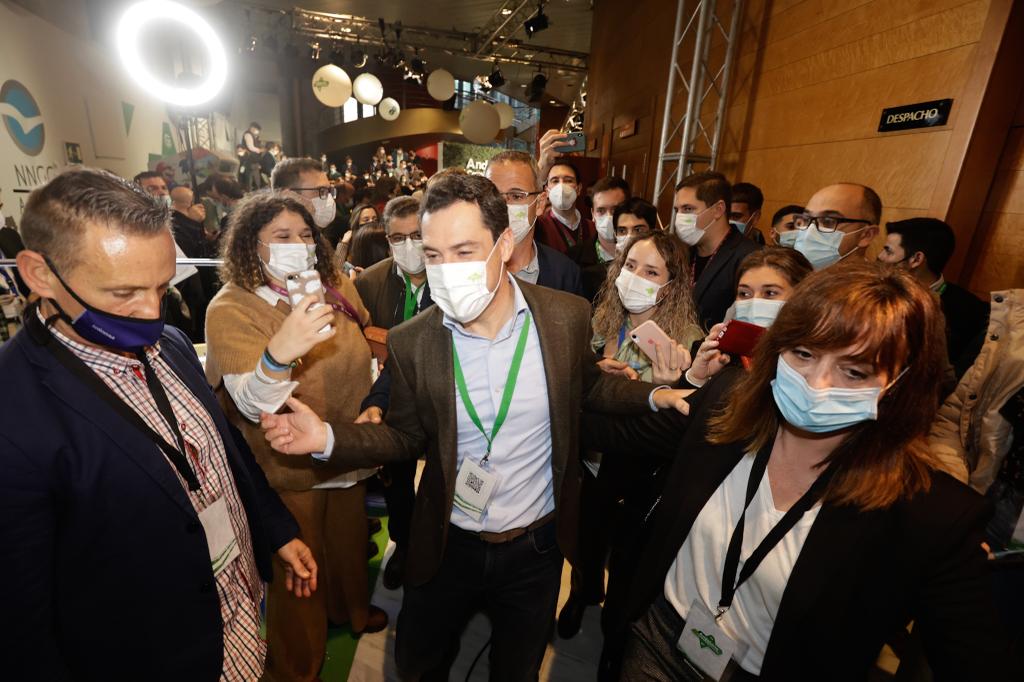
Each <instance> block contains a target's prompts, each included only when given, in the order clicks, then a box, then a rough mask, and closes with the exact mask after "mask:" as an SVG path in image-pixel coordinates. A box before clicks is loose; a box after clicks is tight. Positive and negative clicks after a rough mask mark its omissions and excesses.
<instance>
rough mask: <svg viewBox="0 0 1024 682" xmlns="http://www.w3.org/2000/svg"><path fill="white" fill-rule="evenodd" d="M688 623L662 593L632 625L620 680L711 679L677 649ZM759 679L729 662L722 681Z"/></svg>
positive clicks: (628, 681) (638, 681)
mask: <svg viewBox="0 0 1024 682" xmlns="http://www.w3.org/2000/svg"><path fill="white" fill-rule="evenodd" d="M685 626H686V621H685V620H683V619H682V617H681V616H680V615H679V614H678V613H676V610H675V609H674V608H673V607H672V605H671V604H669V603H668V600H666V599H665V597H664V595H658V598H657V599H655V600H654V603H653V604H651V607H650V608H649V609H647V613H645V614H644V615H643V616H641V617H640V618H639V619H637V621H636V622H634V623H633V624H632V625H631V626H630V628H629V635H628V637H627V639H626V648H625V651H624V653H623V657H622V669H621V673H620V677H619V679H620V680H622V681H623V682H663V681H664V680H679V681H680V682H682V681H685V682H691V681H692V682H698V681H703V680H705V679H710V678H707V677H706V676H705V675H704V674H703V673H702V672H701V671H700V670H699V669H697V668H695V667H694V666H693V665H692V664H691V663H690V662H689V661H688V660H687V658H686V656H685V655H683V653H682V652H681V651H679V649H678V648H676V642H678V641H679V637H680V635H682V633H683V628H684V627H685ZM756 679H758V678H757V675H753V674H751V673H748V672H747V671H745V670H743V669H742V668H740V667H739V666H738V665H736V662H735V661H731V662H730V663H729V665H728V666H727V667H726V669H725V673H724V674H723V676H722V680H732V682H746V681H747V680H756Z"/></svg>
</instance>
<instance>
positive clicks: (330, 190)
mask: <svg viewBox="0 0 1024 682" xmlns="http://www.w3.org/2000/svg"><path fill="white" fill-rule="evenodd" d="M291 189H292V191H293V192H316V195H317V197H319V198H321V199H326V198H327V197H331V198H332V199H337V198H338V188H337V187H292V188H291Z"/></svg>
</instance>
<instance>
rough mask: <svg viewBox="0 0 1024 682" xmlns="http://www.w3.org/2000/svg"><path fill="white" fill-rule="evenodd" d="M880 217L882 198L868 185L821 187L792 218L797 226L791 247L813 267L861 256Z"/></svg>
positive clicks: (817, 267) (873, 234) (842, 184)
mask: <svg viewBox="0 0 1024 682" xmlns="http://www.w3.org/2000/svg"><path fill="white" fill-rule="evenodd" d="M881 217H882V200H881V199H880V198H879V196H878V193H877V192H875V190H873V189H871V188H870V187H868V186H866V185H858V184H856V183H852V182H843V183H839V184H835V185H829V186H828V187H823V188H822V189H820V190H818V191H817V192H815V193H814V196H812V197H811V199H810V201H808V202H807V208H806V209H805V211H804V213H803V214H802V215H799V216H797V217H796V218H795V220H794V221H793V226H794V227H795V228H797V229H798V230H799V234H797V237H796V242H795V243H794V244H793V247H794V248H795V249H796V250H797V251H800V252H801V253H803V254H804V255H805V256H807V259H808V260H809V261H811V265H813V266H814V268H815V269H816V270H820V269H822V268H826V267H828V266H829V265H833V264H834V263H837V262H839V261H841V260H845V259H847V258H854V259H858V258H864V256H865V252H866V251H867V248H868V246H869V245H870V244H871V242H872V240H873V239H874V238H875V236H876V235H877V234H878V223H879V221H880V220H881Z"/></svg>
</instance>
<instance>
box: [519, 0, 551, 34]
mask: <svg viewBox="0 0 1024 682" xmlns="http://www.w3.org/2000/svg"><path fill="white" fill-rule="evenodd" d="M547 27H548V15H546V14H544V3H543V2H542V3H539V4H538V5H537V13H536V14H534V15H533V16H532V17H530V18H529V19H527V20H526V21H524V22H523V28H524V29H526V36H527V37H528V38H532V37H533V34H534V33H540V32H541V31H543V30H544V29H546V28H547Z"/></svg>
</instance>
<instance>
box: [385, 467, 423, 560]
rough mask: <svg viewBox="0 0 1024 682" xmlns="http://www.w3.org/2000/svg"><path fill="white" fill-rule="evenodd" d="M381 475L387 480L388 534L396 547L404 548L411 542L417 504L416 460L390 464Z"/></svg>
mask: <svg viewBox="0 0 1024 682" xmlns="http://www.w3.org/2000/svg"><path fill="white" fill-rule="evenodd" d="M381 474H382V478H384V479H386V480H385V485H384V501H385V502H387V505H388V534H389V535H390V536H391V539H392V540H394V541H395V544H396V545H399V546H400V547H403V548H404V547H405V546H406V545H407V543H408V542H409V528H410V526H411V525H412V510H413V506H414V505H415V503H416V488H415V481H416V460H415V459H414V460H412V461H409V462H399V463H397V464H388V465H387V466H385V467H384V469H383V471H382V472H381Z"/></svg>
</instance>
